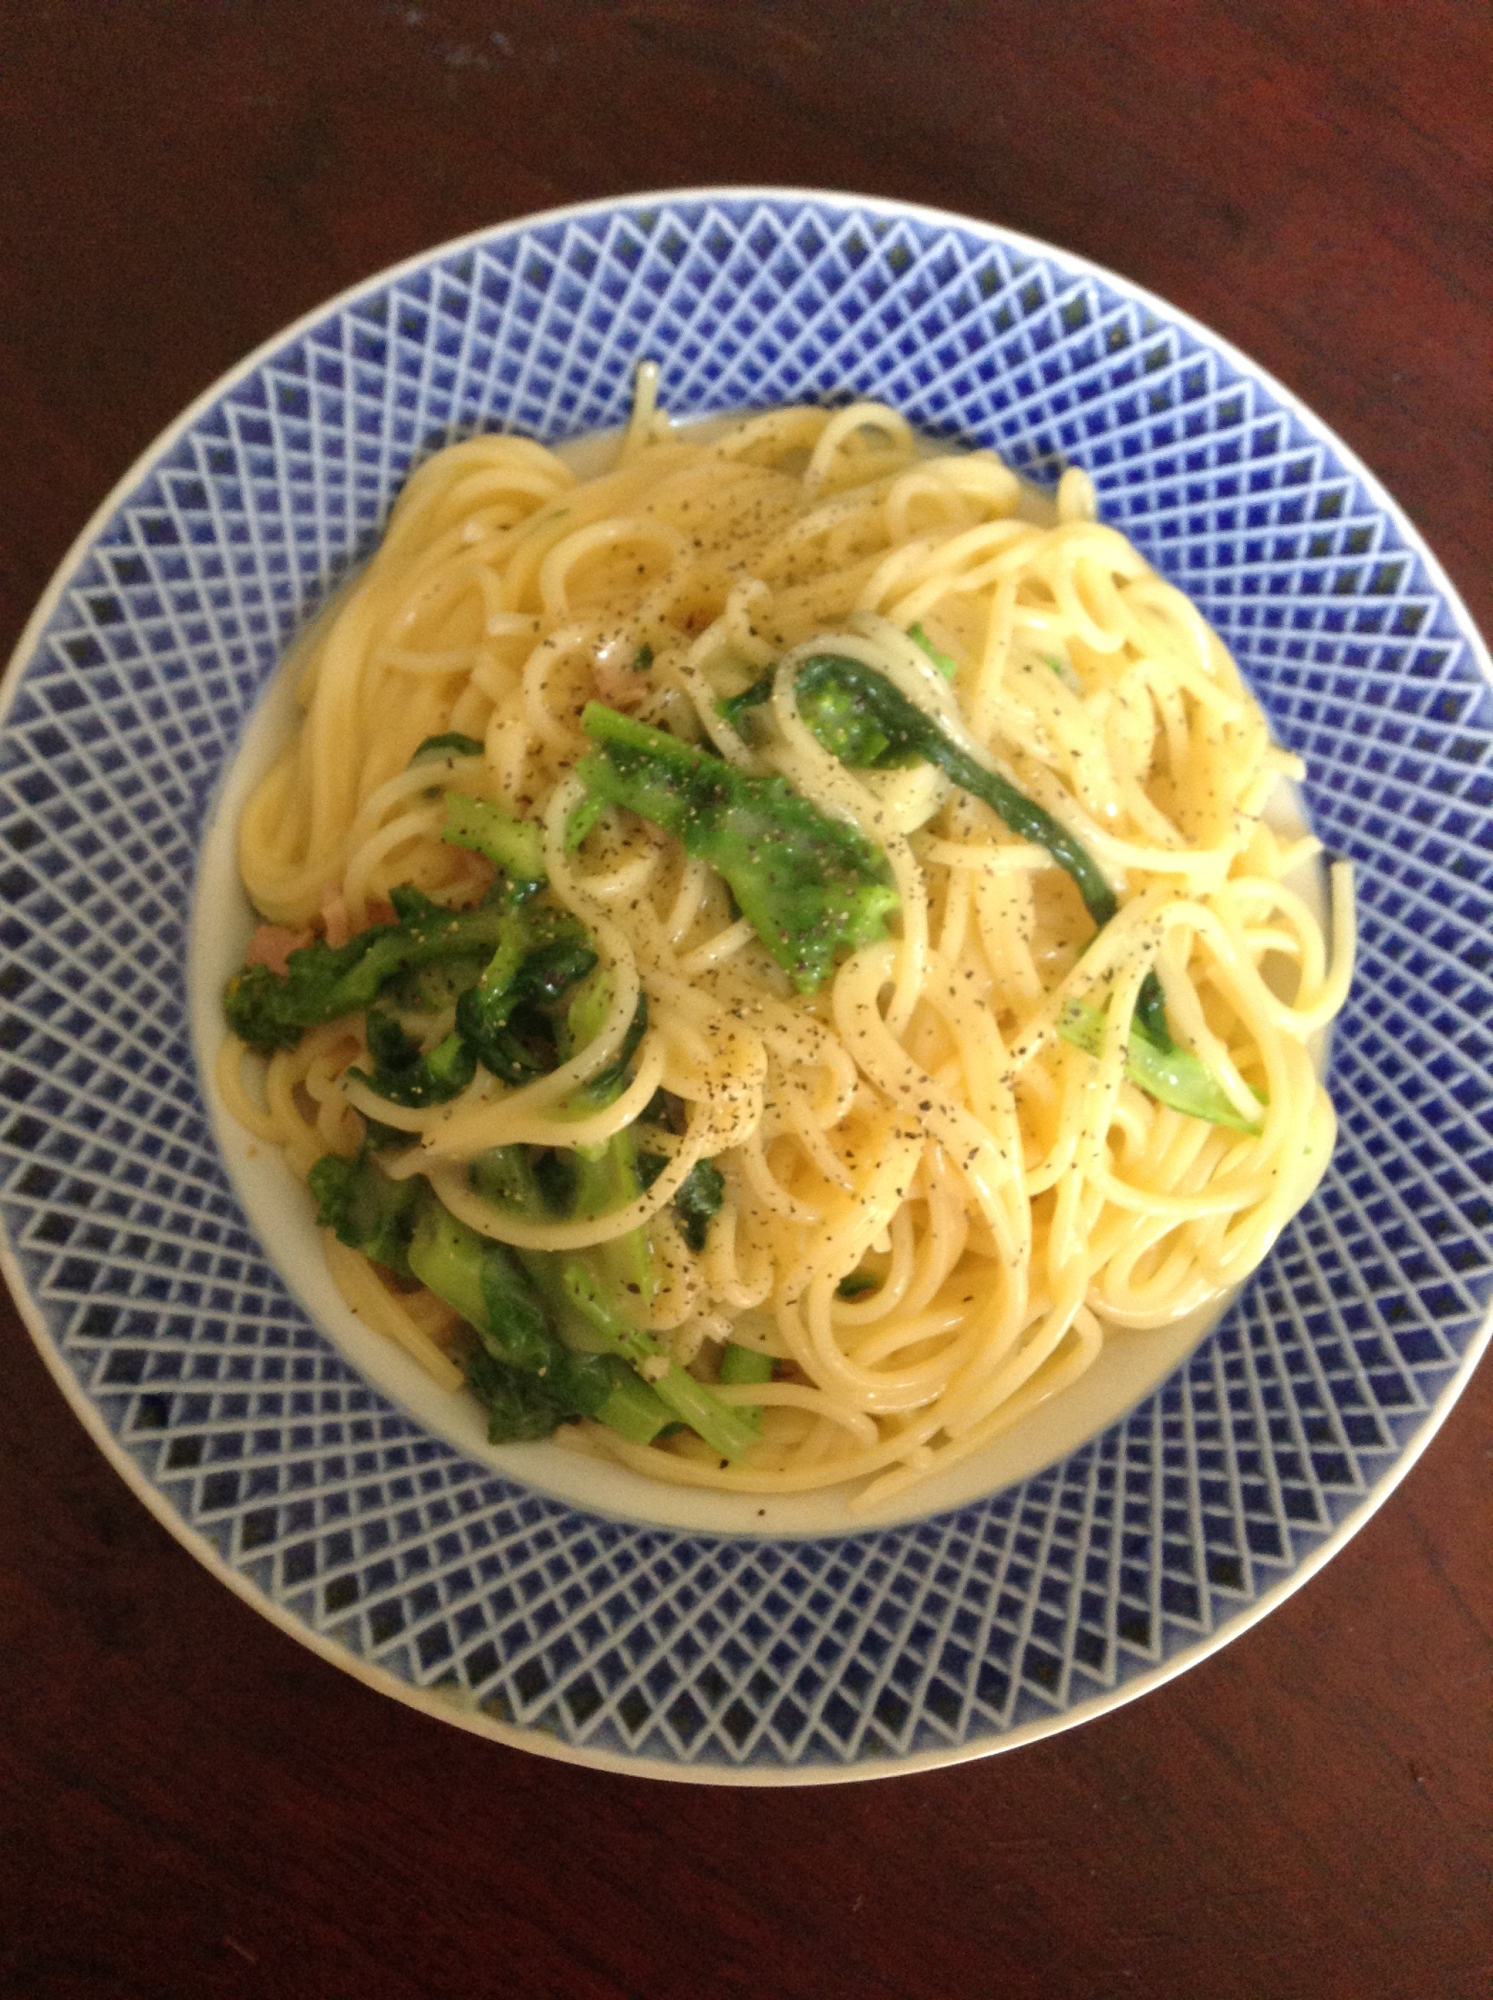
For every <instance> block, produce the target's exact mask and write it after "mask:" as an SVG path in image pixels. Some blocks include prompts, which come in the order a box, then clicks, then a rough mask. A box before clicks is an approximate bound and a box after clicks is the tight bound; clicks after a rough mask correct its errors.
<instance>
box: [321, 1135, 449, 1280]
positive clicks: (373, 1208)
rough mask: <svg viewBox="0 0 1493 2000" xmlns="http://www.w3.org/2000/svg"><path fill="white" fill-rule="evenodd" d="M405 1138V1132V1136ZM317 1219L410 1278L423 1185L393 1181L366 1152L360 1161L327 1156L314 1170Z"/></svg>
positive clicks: (377, 1261) (342, 1239)
mask: <svg viewBox="0 0 1493 2000" xmlns="http://www.w3.org/2000/svg"><path fill="white" fill-rule="evenodd" d="M402 1136H404V1135H403V1134H401V1137H402ZM309 1185H310V1188H311V1192H312V1194H313V1195H314V1196H315V1197H316V1219H317V1221H318V1222H319V1223H320V1224H321V1226H322V1228H323V1229H330V1230H331V1231H332V1232H333V1234H334V1235H335V1236H336V1237H337V1240H338V1241H339V1242H340V1243H345V1244H346V1245H347V1247H348V1249H349V1250H361V1251H362V1252H363V1255H364V1256H365V1257H371V1258H372V1259H373V1261H374V1263H375V1264H382V1265H383V1266H384V1268H385V1269H386V1270H389V1271H392V1272H393V1273H394V1275H395V1276H396V1277H398V1278H408V1277H410V1276H411V1275H412V1274H411V1271H410V1261H409V1247H410V1238H411V1236H412V1235H413V1233H414V1228H415V1217H416V1214H417V1212H418V1210H419V1207H420V1203H421V1200H422V1198H423V1192H424V1182H423V1181H417V1180H410V1181H391V1180H390V1179H389V1176H388V1175H387V1174H386V1173H385V1172H384V1171H383V1169H382V1168H381V1167H379V1166H377V1165H375V1163H374V1162H373V1160H372V1159H371V1158H370V1157H369V1155H368V1153H367V1150H366V1148H365V1150H364V1151H363V1152H362V1153H360V1154H359V1156H358V1158H357V1159H356V1160H344V1159H342V1158H341V1157H340V1156H339V1155H338V1154H336V1153H327V1154H326V1155H325V1156H324V1157H323V1158H322V1159H319V1160H318V1161H317V1162H316V1165H315V1166H314V1167H313V1168H312V1169H311V1173H310V1176H309Z"/></svg>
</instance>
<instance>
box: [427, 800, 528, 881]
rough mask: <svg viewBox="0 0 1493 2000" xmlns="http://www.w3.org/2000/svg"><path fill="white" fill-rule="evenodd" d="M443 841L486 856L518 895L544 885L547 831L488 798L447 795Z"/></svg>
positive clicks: (442, 830)
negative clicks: (499, 869)
mask: <svg viewBox="0 0 1493 2000" xmlns="http://www.w3.org/2000/svg"><path fill="white" fill-rule="evenodd" d="M441 839H442V840H444V841H446V842H448V843H449V844H450V845H451V846H452V847H465V848H468V849H469V850H470V851H471V852H472V853H474V854H482V855H485V856H486V857H487V859H488V860H489V861H491V862H492V863H493V865H494V866H495V867H497V868H501V869H502V870H503V872H504V874H505V875H506V876H507V877H508V880H509V883H510V885H511V886H512V889H513V893H514V894H515V895H516V896H529V895H532V894H533V893H534V891H535V890H536V889H538V888H541V887H542V886H543V884H544V881H545V879H546V878H545V872H544V829H543V828H542V827H541V826H540V825H539V824H538V822H537V821H535V820H532V819H515V818H514V817H513V815H512V814H511V813H505V812H504V811H503V809H502V807H501V806H495V805H493V804H492V803H491V801H490V800H488V799H474V798H469V797H468V795H467V794H466V793H465V792H447V794H446V823H445V825H444V826H443V827H442V828H441Z"/></svg>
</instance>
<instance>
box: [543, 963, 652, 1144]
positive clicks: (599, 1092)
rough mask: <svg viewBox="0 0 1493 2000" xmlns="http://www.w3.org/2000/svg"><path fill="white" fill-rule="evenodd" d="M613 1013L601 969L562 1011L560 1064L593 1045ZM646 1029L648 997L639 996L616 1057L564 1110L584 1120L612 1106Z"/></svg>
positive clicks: (608, 978)
mask: <svg viewBox="0 0 1493 2000" xmlns="http://www.w3.org/2000/svg"><path fill="white" fill-rule="evenodd" d="M611 1011H612V976H611V974H610V973H609V972H608V971H607V970H606V969H605V968H604V967H601V968H598V969H597V970H596V971H595V972H593V973H591V974H590V976H589V977H588V978H587V979H586V980H585V981H584V983H583V984H582V985H581V986H580V987H579V988H578V989H577V991H576V993H575V994H574V996H573V997H572V999H571V1002H570V1005H569V1007H568V1008H567V1009H566V1011H565V1016H564V1020H563V1022H562V1023H561V1026H560V1030H559V1035H558V1046H559V1051H560V1056H561V1060H562V1061H568V1060H569V1059H570V1057H571V1056H573V1055H575V1054H576V1053H577V1052H578V1051H579V1050H581V1049H583V1048H585V1047H586V1045H587V1043H589V1042H594V1041H595V1040H596V1037H597V1036H598V1035H599V1034H600V1033H601V1030H602V1028H603V1027H604V1026H605V1024H606V1018H607V1015H608V1014H610V1013H611ZM647 1030H648V996H647V995H646V994H645V993H640V994H639V995H638V1004H637V1006H636V1007H635V1008H634V1009H633V1015H632V1019H631V1021H629V1022H628V1024H627V1032H626V1034H625V1035H624V1036H623V1037H622V1043H621V1046H620V1047H619V1049H618V1050H617V1053H616V1055H614V1056H613V1058H612V1060H611V1061H610V1062H609V1063H608V1064H607V1065H606V1067H605V1068H604V1069H599V1070H598V1071H597V1072H596V1074H595V1076H593V1077H592V1078H591V1079H590V1081H589V1082H587V1083H583V1084H582V1085H581V1086H580V1088H579V1089H578V1090H577V1091H576V1092H575V1093H574V1095H573V1096H572V1097H571V1098H570V1100H569V1103H568V1106H567V1108H568V1109H569V1110H570V1111H571V1112H572V1113H574V1114H575V1115H576V1116H577V1117H585V1116H587V1115H588V1114H589V1113H590V1112H592V1111H601V1110H603V1109H604V1108H605V1107H606V1106H607V1105H608V1104H614V1103H615V1102H616V1100H617V1099H618V1098H619V1097H620V1096H621V1095H622V1093H623V1091H624V1090H625V1089H626V1088H627V1080H628V1072H629V1070H630V1069H631V1067H632V1059H633V1057H634V1056H635V1055H636V1054H637V1052H638V1044H639V1043H640V1042H641V1041H642V1039H643V1036H644V1035H645V1034H646V1033H647Z"/></svg>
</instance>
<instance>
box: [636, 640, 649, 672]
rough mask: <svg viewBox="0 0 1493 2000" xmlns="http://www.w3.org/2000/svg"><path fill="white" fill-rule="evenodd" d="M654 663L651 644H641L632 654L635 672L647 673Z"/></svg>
mask: <svg viewBox="0 0 1493 2000" xmlns="http://www.w3.org/2000/svg"><path fill="white" fill-rule="evenodd" d="M652 665H653V648H652V647H651V646H639V648H638V650H637V651H636V652H635V653H634V654H633V656H632V670H633V672H634V673H635V674H646V673H647V671H648V669H649V668H650V667H651V666H652Z"/></svg>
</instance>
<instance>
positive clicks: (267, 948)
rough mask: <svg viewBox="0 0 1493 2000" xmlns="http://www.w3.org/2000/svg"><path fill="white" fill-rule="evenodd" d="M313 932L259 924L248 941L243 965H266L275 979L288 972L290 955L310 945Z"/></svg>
mask: <svg viewBox="0 0 1493 2000" xmlns="http://www.w3.org/2000/svg"><path fill="white" fill-rule="evenodd" d="M315 936H316V933H315V931H292V930H287V929H286V928H285V926H284V925H283V924H261V925H260V926H259V929H258V930H257V931H255V933H254V935H253V937H251V938H250V940H249V949H248V950H247V951H246V952H245V953H244V964H245V965H267V966H268V967H269V969H270V971H271V972H273V973H274V974H275V975H276V977H277V978H279V979H283V978H284V977H285V975H286V973H287V972H289V970H290V964H289V960H290V954H291V953H292V952H293V951H300V950H301V948H302V946H304V945H308V944H310V943H311V941H312V939H313V938H314V937H315Z"/></svg>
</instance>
